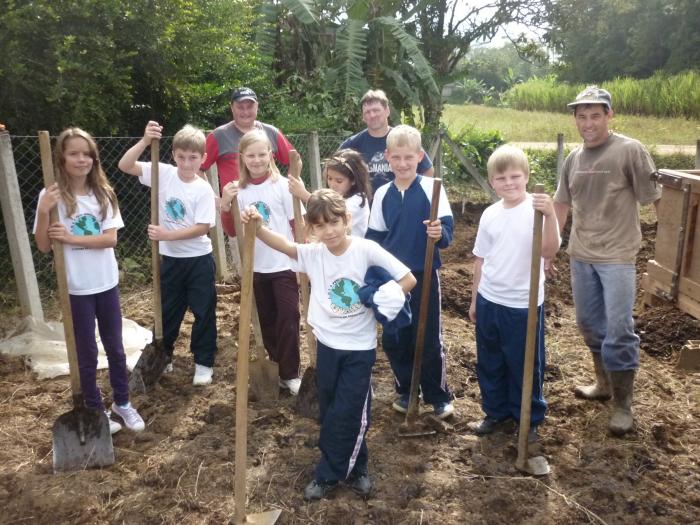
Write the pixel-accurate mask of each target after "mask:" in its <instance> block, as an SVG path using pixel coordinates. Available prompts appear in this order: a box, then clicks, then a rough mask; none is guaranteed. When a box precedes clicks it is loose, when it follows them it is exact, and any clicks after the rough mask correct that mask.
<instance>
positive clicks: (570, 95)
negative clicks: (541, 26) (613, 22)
mask: <svg viewBox="0 0 700 525" xmlns="http://www.w3.org/2000/svg"><path fill="white" fill-rule="evenodd" d="M601 86H602V87H603V88H605V89H607V90H608V91H610V94H611V95H612V101H613V108H614V109H615V111H616V112H618V113H626V114H634V115H656V116H661V117H687V118H694V119H698V118H700V88H698V86H700V72H698V71H686V72H684V73H679V74H677V75H673V76H670V75H667V74H665V73H662V72H658V73H656V74H654V75H653V76H651V77H650V78H647V79H642V80H636V79H632V78H616V79H614V80H611V81H608V82H603V83H602V84H601ZM584 87H585V84H565V83H561V82H558V81H557V79H556V77H554V75H549V76H546V77H542V78H533V79H531V80H529V81H527V82H524V83H522V84H518V85H516V86H513V87H512V88H511V89H510V90H508V92H507V93H506V94H505V95H504V96H503V101H504V103H505V104H506V105H508V106H510V107H513V108H516V109H524V110H528V111H558V112H568V111H569V110H568V108H567V107H566V104H567V103H569V102H571V101H572V100H574V99H575V98H576V94H577V93H579V92H580V91H581V90H582V89H583V88H584Z"/></svg>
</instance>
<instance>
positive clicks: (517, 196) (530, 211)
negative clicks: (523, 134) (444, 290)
mask: <svg viewBox="0 0 700 525" xmlns="http://www.w3.org/2000/svg"><path fill="white" fill-rule="evenodd" d="M487 168H488V175H489V182H490V184H491V186H492V187H493V189H494V190H495V191H496V194H497V195H498V196H499V197H500V198H501V200H500V201H498V202H496V203H495V204H492V205H491V206H489V207H488V208H486V210H484V213H483V215H482V216H481V220H480V222H479V230H478V232H477V234H476V242H475V244H474V256H475V259H474V284H473V289H472V300H471V305H470V307H469V318H470V319H471V320H472V321H473V322H475V323H476V355H477V365H476V370H477V375H478V379H479V388H480V389H481V397H482V409H483V410H484V413H485V414H486V417H485V418H484V419H483V421H481V422H480V423H478V424H475V425H473V430H474V432H475V433H476V434H478V435H485V434H490V433H492V432H493V431H494V430H496V429H497V428H498V425H499V423H501V422H504V421H506V420H508V419H511V418H512V419H514V420H515V421H518V420H519V419H520V397H521V392H522V380H523V359H524V354H525V352H524V348H525V336H526V332H527V313H528V309H527V307H528V299H529V292H530V261H531V256H532V225H533V221H534V213H535V210H538V211H541V212H542V213H543V214H544V226H543V237H542V257H544V258H551V257H553V256H554V255H555V254H556V252H557V250H558V249H559V244H560V238H559V229H558V227H557V219H556V215H555V213H554V205H553V203H552V199H551V198H550V196H549V195H546V194H529V193H527V189H526V186H527V181H528V178H529V175H530V169H529V166H528V161H527V157H526V156H525V153H523V151H522V150H520V149H518V148H515V147H513V146H508V145H506V146H501V147H500V148H498V149H497V150H496V151H494V152H493V154H492V155H491V157H490V158H489V160H488V164H487ZM543 302H544V270H543V268H542V267H541V268H540V286H539V290H538V300H537V304H538V305H539V306H538V320H537V330H538V331H537V342H536V345H537V352H536V355H535V370H534V377H533V390H532V426H531V430H530V436H529V437H530V439H531V440H535V439H537V426H538V425H540V424H541V423H542V421H543V420H544V413H545V410H546V408H547V404H546V402H545V400H544V397H543V394H542V384H543V379H544V363H545V352H544V311H543V307H542V304H543Z"/></svg>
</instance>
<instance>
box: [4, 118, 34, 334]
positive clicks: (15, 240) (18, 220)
mask: <svg viewBox="0 0 700 525" xmlns="http://www.w3.org/2000/svg"><path fill="white" fill-rule="evenodd" d="M0 205H2V218H3V221H4V222H5V231H6V233H7V243H8V244H9V245H10V257H11V258H12V268H13V270H14V274H15V281H16V282H17V296H18V299H19V304H20V308H21V310H22V316H24V317H26V316H28V315H30V316H32V317H33V318H34V319H36V320H37V321H42V322H43V321H44V310H43V309H42V307H41V297H40V296H39V284H38V283H37V280H36V272H35V271H34V260H33V259H32V249H31V247H30V245H29V234H28V233H27V223H26V222H25V220H24V211H23V210H22V197H21V195H20V192H19V183H18V181H17V171H16V170H15V160H14V155H13V154H12V142H11V141H10V133H9V132H7V131H0Z"/></svg>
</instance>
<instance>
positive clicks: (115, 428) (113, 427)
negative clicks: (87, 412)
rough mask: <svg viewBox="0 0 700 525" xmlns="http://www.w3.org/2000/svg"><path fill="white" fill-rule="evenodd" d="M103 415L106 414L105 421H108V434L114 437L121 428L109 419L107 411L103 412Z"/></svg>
mask: <svg viewBox="0 0 700 525" xmlns="http://www.w3.org/2000/svg"><path fill="white" fill-rule="evenodd" d="M105 414H107V421H109V433H110V434H111V435H114V434H116V433H117V432H119V431H120V430H121V429H122V426H121V425H120V424H119V423H117V422H116V421H114V420H113V419H112V418H111V417H109V416H110V413H109V410H105Z"/></svg>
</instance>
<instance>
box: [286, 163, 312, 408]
mask: <svg viewBox="0 0 700 525" xmlns="http://www.w3.org/2000/svg"><path fill="white" fill-rule="evenodd" d="M289 176H290V177H294V178H295V179H299V178H300V177H301V157H300V156H299V152H298V151H296V150H291V151H290V152H289ZM292 204H293V207H294V237H296V241H297V242H299V243H303V242H306V235H304V220H303V218H302V216H301V202H300V201H299V198H298V197H294V199H293V201H292ZM299 283H300V286H301V318H302V319H303V321H304V324H305V325H306V349H307V351H308V353H309V366H308V367H307V368H306V370H304V375H303V376H302V378H301V386H300V387H299V394H298V395H297V401H296V410H297V413H298V414H299V415H300V416H302V417H308V418H311V419H318V416H319V414H320V409H319V405H318V386H317V384H316V338H315V337H314V334H313V332H312V331H311V327H310V326H309V323H308V314H309V294H310V293H311V291H310V286H309V276H308V275H306V274H305V273H300V274H299Z"/></svg>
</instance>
